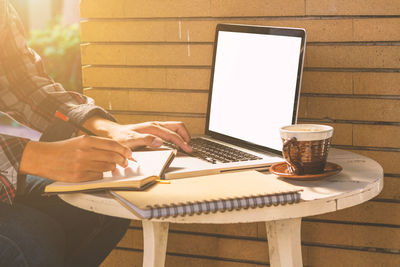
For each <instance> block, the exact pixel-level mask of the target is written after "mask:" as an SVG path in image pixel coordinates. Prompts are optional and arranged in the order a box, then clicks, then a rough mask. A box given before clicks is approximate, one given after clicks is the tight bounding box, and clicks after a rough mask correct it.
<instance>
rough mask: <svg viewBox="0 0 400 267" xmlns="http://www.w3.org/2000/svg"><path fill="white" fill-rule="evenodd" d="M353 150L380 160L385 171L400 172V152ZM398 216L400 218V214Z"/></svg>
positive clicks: (377, 160)
mask: <svg viewBox="0 0 400 267" xmlns="http://www.w3.org/2000/svg"><path fill="white" fill-rule="evenodd" d="M353 152H356V153H359V154H361V155H364V156H366V157H369V158H371V159H373V160H375V161H376V162H378V163H379V164H380V165H381V166H382V167H383V171H384V173H394V174H400V166H399V162H400V153H399V152H392V151H369V150H354V151H353ZM398 217H399V219H400V216H398Z"/></svg>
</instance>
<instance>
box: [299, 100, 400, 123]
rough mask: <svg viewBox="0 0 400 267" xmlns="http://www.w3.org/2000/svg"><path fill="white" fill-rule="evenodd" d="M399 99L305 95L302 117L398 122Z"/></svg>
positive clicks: (301, 105)
mask: <svg viewBox="0 0 400 267" xmlns="http://www.w3.org/2000/svg"><path fill="white" fill-rule="evenodd" d="M398 105H399V100H387V99H357V98H336V97H305V96H302V97H301V99H300V111H299V113H300V115H299V117H300V118H309V119H326V118H327V119H339V120H361V121H386V122H397V121H398V118H399V116H400V110H398V108H397V107H398Z"/></svg>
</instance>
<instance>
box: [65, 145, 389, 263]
mask: <svg viewBox="0 0 400 267" xmlns="http://www.w3.org/2000/svg"><path fill="white" fill-rule="evenodd" d="M328 161H329V162H333V163H336V164H339V165H340V166H341V167H342V168H343V170H342V171H341V172H340V173H338V174H336V175H333V176H330V177H325V178H322V179H317V180H307V181H305V180H295V179H287V178H278V177H277V176H275V175H274V174H270V173H266V174H265V176H266V178H271V179H283V180H284V181H286V182H288V183H291V184H294V185H296V186H299V187H300V188H301V189H302V190H303V191H302V192H301V201H300V202H299V203H296V204H286V205H278V206H270V207H263V208H255V209H242V210H232V211H229V212H217V213H208V214H200V215H198V214H194V215H192V216H178V217H175V218H174V217H168V218H160V219H151V220H142V224H143V235H144V255H143V266H145V267H148V266H151V267H162V266H164V263H165V257H166V248H167V239H168V229H169V223H210V224H223V223H249V222H265V226H266V231H267V239H268V247H269V259H270V264H271V266H273V267H283V266H292V267H301V266H303V264H302V256H301V237H300V232H301V218H302V217H306V216H312V215H319V214H323V213H328V212H334V211H336V210H340V209H344V208H348V207H352V206H355V205H358V204H361V203H363V202H365V201H367V200H369V199H371V198H373V197H375V196H376V195H378V194H379V192H380V191H381V190H382V188H383V169H382V167H381V166H380V165H379V164H378V163H377V162H376V161H374V160H372V159H370V158H367V157H365V156H362V155H359V154H356V153H353V152H349V151H345V150H339V149H330V152H329V156H328ZM60 197H61V198H62V199H63V200H64V201H66V202H68V203H70V204H72V205H74V206H77V207H79V208H82V209H85V210H89V211H93V212H96V213H100V214H105V215H111V216H117V217H122V218H128V219H134V220H140V218H138V217H136V216H135V215H134V214H133V213H131V212H130V211H129V210H127V209H126V208H125V207H123V206H122V205H121V204H120V203H119V202H118V201H116V200H114V199H113V198H112V197H110V196H109V195H107V194H104V193H103V194H101V193H96V194H89V193H76V194H62V195H60Z"/></svg>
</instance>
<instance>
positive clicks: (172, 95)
mask: <svg viewBox="0 0 400 267" xmlns="http://www.w3.org/2000/svg"><path fill="white" fill-rule="evenodd" d="M85 94H86V95H88V96H90V97H92V98H94V99H95V100H96V103H97V105H99V106H101V107H104V108H106V109H109V110H128V111H141V112H142V111H151V112H177V113H200V114H205V113H206V109H207V101H208V94H207V93H197V92H194V93H187V92H163V91H136V90H126V89H120V90H107V89H86V90H85Z"/></svg>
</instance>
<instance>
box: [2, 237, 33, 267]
mask: <svg viewBox="0 0 400 267" xmlns="http://www.w3.org/2000/svg"><path fill="white" fill-rule="evenodd" d="M0 266H21V267H24V266H28V262H27V260H26V258H25V254H24V253H23V251H22V249H21V248H20V247H19V246H18V245H17V243H15V242H14V241H13V240H11V239H9V238H8V237H6V236H2V235H0Z"/></svg>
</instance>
